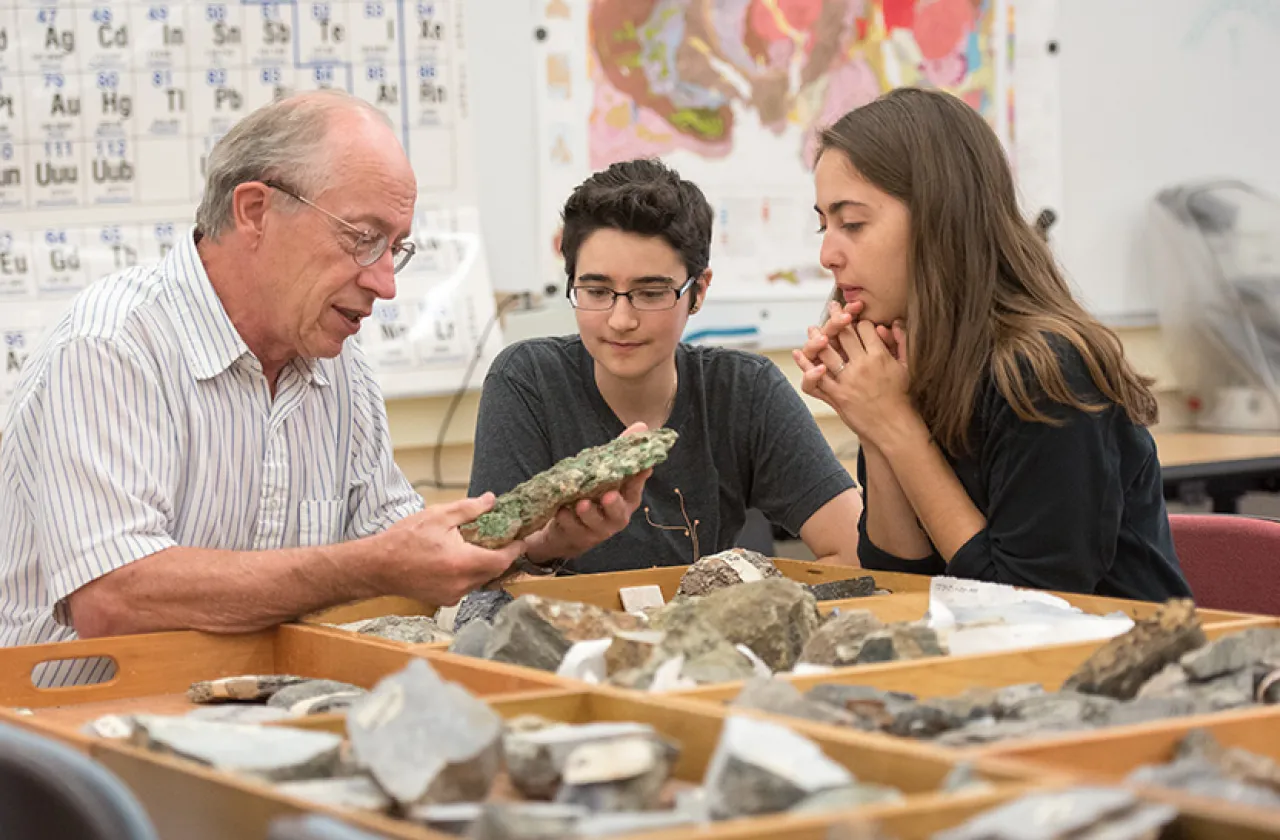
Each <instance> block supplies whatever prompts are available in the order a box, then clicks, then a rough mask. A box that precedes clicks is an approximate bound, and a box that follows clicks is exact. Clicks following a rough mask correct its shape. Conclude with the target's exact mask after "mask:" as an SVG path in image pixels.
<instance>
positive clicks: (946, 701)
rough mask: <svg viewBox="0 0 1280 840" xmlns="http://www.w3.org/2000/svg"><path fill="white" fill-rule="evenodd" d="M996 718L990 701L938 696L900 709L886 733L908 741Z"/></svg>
mask: <svg viewBox="0 0 1280 840" xmlns="http://www.w3.org/2000/svg"><path fill="white" fill-rule="evenodd" d="M993 719H994V715H993V714H992V706H991V699H990V698H987V702H986V703H983V702H981V701H979V702H974V701H973V700H971V699H969V698H966V697H964V696H960V697H935V698H933V699H931V700H926V701H924V702H923V703H917V704H916V705H914V706H909V707H907V708H904V709H902V710H900V711H899V712H898V713H897V714H895V715H894V716H893V720H892V722H891V723H890V724H889V726H888V727H887V729H886V731H888V732H889V733H891V734H893V735H898V736H900V737H904V738H933V737H936V736H938V735H941V734H942V733H943V732H950V731H951V730H953V729H959V728H961V727H962V726H966V725H968V724H970V723H972V722H974V721H978V720H993Z"/></svg>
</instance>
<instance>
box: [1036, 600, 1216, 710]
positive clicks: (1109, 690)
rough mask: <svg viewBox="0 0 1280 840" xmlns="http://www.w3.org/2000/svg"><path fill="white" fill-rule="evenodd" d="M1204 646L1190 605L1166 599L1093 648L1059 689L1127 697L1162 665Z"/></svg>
mask: <svg viewBox="0 0 1280 840" xmlns="http://www.w3.org/2000/svg"><path fill="white" fill-rule="evenodd" d="M1204 644H1205V635H1204V631H1203V630H1202V629H1200V619H1199V617H1198V616H1197V615H1196V606H1195V604H1194V603H1193V602H1192V601H1190V600H1187V599H1184V600H1178V601H1169V602H1168V603H1166V604H1164V605H1162V606H1161V607H1160V608H1159V609H1157V610H1156V611H1155V613H1153V614H1152V616H1151V617H1150V618H1145V619H1141V620H1139V621H1138V622H1137V623H1136V624H1134V626H1133V629H1131V630H1130V631H1129V632H1127V633H1125V634H1123V635H1120V636H1116V637H1115V638H1114V639H1111V640H1110V641H1108V642H1107V643H1106V644H1104V645H1103V646H1102V647H1100V648H1098V649H1097V650H1096V651H1094V653H1093V655H1092V656H1090V657H1089V658H1088V659H1086V660H1085V661H1084V662H1083V663H1081V665H1080V667H1079V668H1078V669H1076V672H1075V673H1074V674H1072V675H1071V676H1070V677H1068V678H1067V681H1066V682H1064V683H1063V684H1062V687H1063V689H1064V690H1065V689H1074V690H1075V691H1081V692H1085V693H1088V694H1102V695H1105V696H1107V697H1114V698H1116V699H1118V700H1129V699H1132V698H1133V697H1135V696H1137V694H1138V689H1140V688H1142V684H1143V683H1145V682H1146V681H1147V680H1149V679H1151V678H1152V677H1154V676H1155V675H1156V674H1157V673H1159V672H1160V671H1162V670H1163V669H1164V667H1165V666H1166V665H1168V664H1170V663H1171V662H1177V661H1178V660H1179V659H1180V658H1181V657H1182V656H1183V655H1184V654H1186V653H1188V652H1189V651H1192V650H1195V649H1196V648H1198V647H1201V646H1202V645H1204Z"/></svg>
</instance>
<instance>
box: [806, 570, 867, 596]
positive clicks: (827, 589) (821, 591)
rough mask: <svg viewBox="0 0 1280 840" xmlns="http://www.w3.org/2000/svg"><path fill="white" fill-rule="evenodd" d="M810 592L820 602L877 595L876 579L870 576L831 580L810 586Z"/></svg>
mask: <svg viewBox="0 0 1280 840" xmlns="http://www.w3.org/2000/svg"><path fill="white" fill-rule="evenodd" d="M809 591H810V592H812V593H813V597H814V598H816V599H817V600H818V601H844V600H847V599H849V598H866V597H869V596H871V595H874V594H876V579H875V578H873V577H871V576H870V575H863V576H862V577H858V578H848V579H847V580H829V581H827V582H826V583H815V584H812V585H810V587H809Z"/></svg>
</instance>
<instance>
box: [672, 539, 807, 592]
mask: <svg viewBox="0 0 1280 840" xmlns="http://www.w3.org/2000/svg"><path fill="white" fill-rule="evenodd" d="M780 577H782V572H780V571H778V567H777V566H775V565H774V563H773V561H772V560H770V559H769V558H768V557H765V556H764V555H763V554H760V553H759V552H755V551H749V550H747V549H745V548H731V549H729V550H728V551H722V552H720V553H719V554H709V555H707V556H706V557H702V558H700V559H699V560H698V562H696V563H694V564H693V565H692V566H690V567H689V569H688V570H687V571H686V572H685V573H684V576H683V577H681V578H680V588H679V589H677V590H676V595H686V596H692V597H702V596H704V595H710V594H711V593H712V592H716V591H718V590H721V589H725V588H727V587H730V586H737V585H738V584H741V583H752V582H754V581H758V580H764V579H766V578H780Z"/></svg>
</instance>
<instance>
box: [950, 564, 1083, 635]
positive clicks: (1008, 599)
mask: <svg viewBox="0 0 1280 840" xmlns="http://www.w3.org/2000/svg"><path fill="white" fill-rule="evenodd" d="M1028 603H1037V604H1045V605H1047V606H1053V607H1059V608H1061V609H1063V610H1066V611H1068V612H1077V613H1078V612H1080V610H1078V609H1076V608H1075V607H1073V606H1071V604H1069V603H1068V602H1067V601H1065V600H1063V599H1062V598H1059V597H1058V596H1056V595H1050V594H1049V593H1047V592H1038V591H1036V590H1033V589H1018V588H1017V587H1013V586H1009V585H1007V584H1003V583H988V582H987V581H984V580H962V579H960V578H953V577H945V576H943V577H935V578H933V579H932V580H931V581H930V583H929V612H930V614H932V613H933V606H934V604H942V605H944V606H946V607H948V608H949V609H951V610H952V611H953V612H956V611H959V610H963V609H974V608H981V609H993V608H997V607H1001V606H1004V605H1007V604H1028ZM930 626H932V624H931V625H930Z"/></svg>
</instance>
